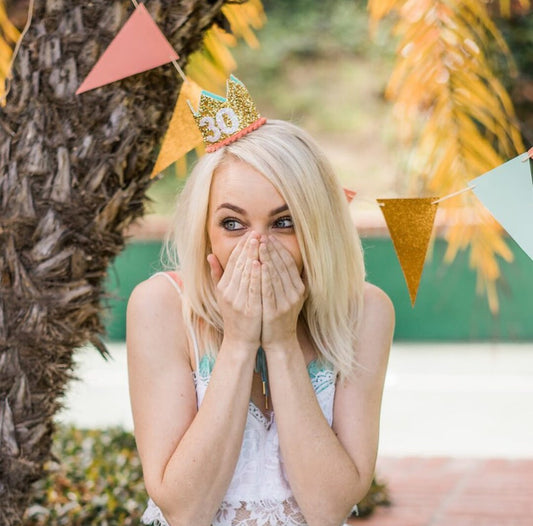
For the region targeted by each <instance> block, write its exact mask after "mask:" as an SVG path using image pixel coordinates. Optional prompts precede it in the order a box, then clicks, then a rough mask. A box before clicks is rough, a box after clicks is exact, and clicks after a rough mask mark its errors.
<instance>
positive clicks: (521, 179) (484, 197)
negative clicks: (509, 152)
mask: <svg viewBox="0 0 533 526" xmlns="http://www.w3.org/2000/svg"><path fill="white" fill-rule="evenodd" d="M530 151H531V150H530ZM532 179H533V163H532V161H531V158H530V157H529V155H528V154H522V155H519V156H518V157H515V158H514V159H511V160H510V161H507V162H506V163H504V164H502V165H501V166H498V167H497V168H494V170H490V171H489V172H487V173H485V174H484V175H481V176H480V177H476V179H473V180H472V181H469V183H468V186H469V187H470V188H472V190H473V191H474V194H476V197H477V198H478V199H479V200H480V201H481V202H482V203H483V204H484V205H485V207H486V208H487V209H488V211H489V212H490V213H491V214H492V215H493V217H494V219H496V221H498V223H500V225H502V227H503V228H505V230H506V231H507V233H508V234H509V235H510V236H511V237H512V238H513V239H514V240H515V241H516V243H517V244H518V246H520V247H521V248H522V250H523V251H524V252H525V253H526V254H527V255H528V256H529V257H530V258H531V259H533V180H532Z"/></svg>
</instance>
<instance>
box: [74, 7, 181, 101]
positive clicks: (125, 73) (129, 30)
mask: <svg viewBox="0 0 533 526" xmlns="http://www.w3.org/2000/svg"><path fill="white" fill-rule="evenodd" d="M178 58H179V57H178V54H177V53H176V51H174V48H173V47H172V46H171V45H170V43H169V41H168V40H167V39H166V37H165V35H163V33H162V32H161V30H160V29H159V27H158V26H157V24H156V23H155V21H154V19H153V18H152V17H151V16H150V14H149V13H148V11H147V10H146V8H145V7H144V4H139V5H138V6H137V8H136V9H135V11H134V12H133V14H132V15H131V16H130V17H129V18H128V20H127V21H126V23H125V24H124V26H123V27H122V29H121V30H120V31H119V32H118V34H117V36H116V37H115V38H114V39H113V41H112V42H111V44H109V46H108V47H107V49H106V50H105V51H104V53H103V55H102V56H101V57H100V59H99V60H98V62H97V63H96V64H95V65H94V66H93V68H92V69H91V71H90V72H89V74H88V75H87V77H86V78H85V80H84V81H83V82H82V84H81V86H80V87H79V88H78V90H77V91H76V95H79V94H80V93H84V92H85V91H89V90H92V89H95V88H99V87H100V86H104V85H105V84H110V83H111V82H115V81H117V80H121V79H123V78H126V77H130V76H131V75H135V74H137V73H142V72H143V71H148V70H149V69H153V68H156V67H158V66H162V65H163V64H168V63H169V62H172V61H173V60H177V59H178Z"/></svg>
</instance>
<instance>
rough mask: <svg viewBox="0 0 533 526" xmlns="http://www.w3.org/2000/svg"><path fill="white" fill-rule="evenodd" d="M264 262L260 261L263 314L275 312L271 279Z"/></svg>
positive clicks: (274, 298) (266, 264)
mask: <svg viewBox="0 0 533 526" xmlns="http://www.w3.org/2000/svg"><path fill="white" fill-rule="evenodd" d="M268 265H269V264H268V263H267V262H266V261H261V301H262V304H263V313H265V312H275V310H276V297H275V295H274V288H273V287H272V278H271V274H270V271H269V268H268Z"/></svg>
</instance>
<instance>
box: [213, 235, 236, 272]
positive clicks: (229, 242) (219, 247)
mask: <svg viewBox="0 0 533 526" xmlns="http://www.w3.org/2000/svg"><path fill="white" fill-rule="evenodd" d="M238 241H239V240H238V238H234V239H228V238H227V237H222V236H217V235H214V236H211V252H212V253H213V254H214V255H215V256H216V257H217V259H218V261H219V263H220V264H221V265H222V268H224V269H225V268H226V265H227V263H228V259H229V257H230V255H231V253H232V252H233V249H234V248H235V246H236V245H237V243H238Z"/></svg>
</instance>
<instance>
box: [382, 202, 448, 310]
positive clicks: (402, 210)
mask: <svg viewBox="0 0 533 526" xmlns="http://www.w3.org/2000/svg"><path fill="white" fill-rule="evenodd" d="M437 199H438V197H414V198H404V199H377V202H378V203H380V204H381V211H382V212H383V215H384V216H385V221H386V223H387V227H388V229H389V232H390V236H391V239H392V243H393V244H394V249H395V250H396V255H397V256H398V260H399V262H400V266H401V267H402V271H403V275H404V277H405V281H406V283H407V288H408V289H409V297H410V298H411V305H412V306H413V307H414V305H415V301H416V295H417V292H418V285H419V283H420V278H421V276H422V270H423V268H424V262H425V260H426V253H427V249H428V245H429V240H430V238H431V231H432V230H433V223H434V222H435V214H436V212H437V206H438V205H437V204H433V202H434V201H436V200H437Z"/></svg>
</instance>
